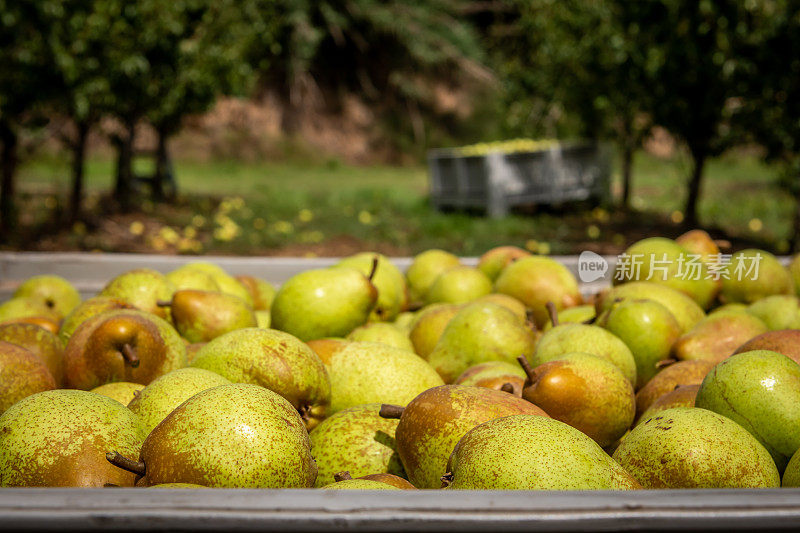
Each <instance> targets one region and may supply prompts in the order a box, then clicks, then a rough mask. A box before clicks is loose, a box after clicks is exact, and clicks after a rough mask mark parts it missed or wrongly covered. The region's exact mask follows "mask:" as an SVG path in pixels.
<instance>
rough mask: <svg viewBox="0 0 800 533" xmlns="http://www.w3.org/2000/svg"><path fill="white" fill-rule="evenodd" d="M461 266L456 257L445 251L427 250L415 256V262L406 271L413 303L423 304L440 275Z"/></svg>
mask: <svg viewBox="0 0 800 533" xmlns="http://www.w3.org/2000/svg"><path fill="white" fill-rule="evenodd" d="M457 266H461V262H460V260H459V259H458V257H456V256H455V255H453V254H451V253H449V252H445V251H444V250H436V249H432V250H426V251H424V252H422V253H419V254H417V255H415V256H414V260H413V261H412V262H411V265H410V266H409V267H408V270H406V281H407V282H408V292H409V297H410V299H411V301H412V302H421V301H422V300H423V299H424V298H425V294H427V292H428V289H430V288H431V285H433V282H434V281H436V278H438V277H439V274H441V273H442V272H444V271H445V270H449V269H451V268H453V267H457Z"/></svg>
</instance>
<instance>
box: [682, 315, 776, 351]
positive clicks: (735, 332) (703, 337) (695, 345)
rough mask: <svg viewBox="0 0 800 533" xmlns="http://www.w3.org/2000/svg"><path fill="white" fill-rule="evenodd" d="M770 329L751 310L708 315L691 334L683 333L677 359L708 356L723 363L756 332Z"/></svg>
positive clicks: (757, 333) (759, 332) (756, 333)
mask: <svg viewBox="0 0 800 533" xmlns="http://www.w3.org/2000/svg"><path fill="white" fill-rule="evenodd" d="M766 331H767V326H766V325H765V324H764V323H763V322H762V321H761V320H759V319H758V318H756V317H755V316H752V315H749V314H747V313H725V314H719V313H718V314H716V315H714V316H708V317H706V318H704V319H703V320H701V321H700V322H698V323H697V325H696V326H695V327H694V328H692V330H691V331H690V332H689V333H686V334H685V335H682V336H681V338H679V339H678V340H677V341H675V344H674V345H673V346H672V353H673V355H674V357H675V358H676V359H680V360H684V361H685V360H691V359H706V360H708V361H713V362H714V363H719V362H720V361H722V360H724V359H726V358H727V357H728V356H730V355H731V354H732V353H733V351H734V350H736V348H738V347H739V346H741V345H742V343H744V342H747V341H748V340H749V339H752V338H753V337H755V336H756V335H760V334H762V333H764V332H766Z"/></svg>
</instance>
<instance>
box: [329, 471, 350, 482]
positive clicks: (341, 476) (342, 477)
mask: <svg viewBox="0 0 800 533" xmlns="http://www.w3.org/2000/svg"><path fill="white" fill-rule="evenodd" d="M348 479H353V476H351V475H350V472H349V471H347V470H345V471H343V472H336V473H335V474H334V475H333V480H334V481H336V482H337V483H338V482H339V481H347V480H348Z"/></svg>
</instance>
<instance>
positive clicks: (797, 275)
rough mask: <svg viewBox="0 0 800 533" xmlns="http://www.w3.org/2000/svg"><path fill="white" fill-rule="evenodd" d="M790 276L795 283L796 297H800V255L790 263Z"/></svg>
mask: <svg viewBox="0 0 800 533" xmlns="http://www.w3.org/2000/svg"><path fill="white" fill-rule="evenodd" d="M788 270H789V275H790V276H791V278H792V282H793V283H794V291H795V295H796V296H800V254H797V255H795V256H794V257H793V258H792V262H791V263H789V268H788Z"/></svg>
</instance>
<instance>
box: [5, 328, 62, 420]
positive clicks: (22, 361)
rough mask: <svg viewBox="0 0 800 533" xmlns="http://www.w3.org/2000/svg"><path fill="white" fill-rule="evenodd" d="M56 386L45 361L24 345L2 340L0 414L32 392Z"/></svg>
mask: <svg viewBox="0 0 800 533" xmlns="http://www.w3.org/2000/svg"><path fill="white" fill-rule="evenodd" d="M55 388H56V382H55V380H54V379H53V376H52V375H51V374H50V371H49V370H48V369H47V366H46V365H45V363H44V361H42V360H41V359H39V358H38V357H37V356H36V355H35V354H34V353H33V352H31V351H30V350H27V349H25V348H23V347H22V346H17V345H16V344H12V343H10V342H5V341H0V414H2V413H3V412H4V411H5V410H7V409H8V408H10V407H11V406H12V405H14V404H15V403H17V402H18V401H20V400H22V399H23V398H26V397H28V396H30V395H31V394H35V393H37V392H42V391H46V390H51V389H55Z"/></svg>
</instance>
